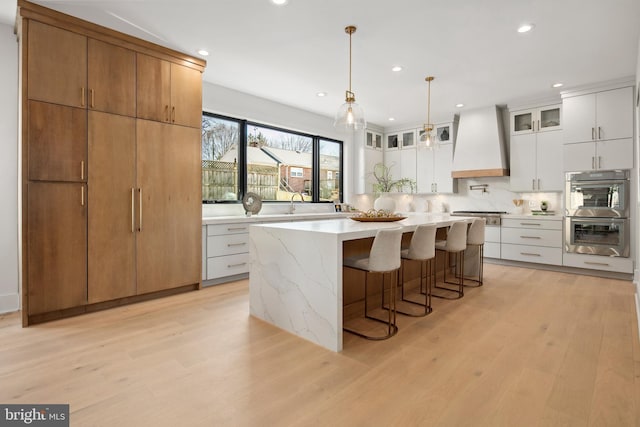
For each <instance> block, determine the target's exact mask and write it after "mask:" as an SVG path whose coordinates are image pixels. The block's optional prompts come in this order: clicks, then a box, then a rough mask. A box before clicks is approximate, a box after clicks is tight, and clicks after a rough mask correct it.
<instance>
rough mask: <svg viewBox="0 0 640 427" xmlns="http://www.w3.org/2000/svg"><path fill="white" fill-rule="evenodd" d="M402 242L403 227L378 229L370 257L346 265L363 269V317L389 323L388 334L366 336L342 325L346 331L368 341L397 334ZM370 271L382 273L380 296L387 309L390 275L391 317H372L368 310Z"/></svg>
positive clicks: (355, 259) (349, 261) (353, 259)
mask: <svg viewBox="0 0 640 427" xmlns="http://www.w3.org/2000/svg"><path fill="white" fill-rule="evenodd" d="M401 241H402V229H401V228H391V229H383V230H378V232H377V233H376V236H375V238H374V239H373V245H372V246H371V251H370V252H369V256H368V257H364V258H345V260H344V266H345V267H349V268H353V269H356V270H361V271H364V274H365V275H364V317H365V318H366V319H371V320H375V321H377V322H381V323H386V324H387V326H388V328H387V334H386V335H382V336H375V335H367V334H365V333H363V332H360V331H357V330H355V329H351V328H343V330H344V331H346V332H350V333H352V334H355V335H358V336H360V337H363V338H366V339H369V340H386V339H387V338H391V337H392V336H394V335H395V334H396V333H398V326H397V324H396V286H397V283H398V279H399V271H400V264H401V261H400V248H401ZM393 273H395V276H396V280H395V281H394V280H393ZM369 274H381V275H382V285H381V295H382V304H381V307H383V308H384V283H385V280H384V279H385V277H386V276H389V278H390V279H391V284H390V285H389V287H390V291H389V307H388V313H389V317H388V320H386V321H385V320H382V319H378V318H377V317H374V316H370V315H369V310H368V303H367V301H368V278H369Z"/></svg>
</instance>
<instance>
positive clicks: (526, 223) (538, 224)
mask: <svg viewBox="0 0 640 427" xmlns="http://www.w3.org/2000/svg"><path fill="white" fill-rule="evenodd" d="M520 225H537V226H541V225H542V224H540V223H539V222H521V223H520Z"/></svg>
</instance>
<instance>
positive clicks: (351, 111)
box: [333, 25, 366, 131]
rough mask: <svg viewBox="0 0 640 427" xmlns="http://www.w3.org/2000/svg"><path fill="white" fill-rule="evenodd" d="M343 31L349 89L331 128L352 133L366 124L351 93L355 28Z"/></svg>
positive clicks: (360, 108)
mask: <svg viewBox="0 0 640 427" xmlns="http://www.w3.org/2000/svg"><path fill="white" fill-rule="evenodd" d="M344 31H345V33H347V34H349V89H348V90H347V91H346V94H345V103H344V104H342V106H341V107H340V109H339V110H338V113H337V114H336V120H335V121H334V122H333V126H334V127H336V128H339V129H343V130H347V131H354V130H358V129H364V127H365V126H366V122H365V120H364V111H362V107H360V106H359V105H358V104H356V96H355V94H354V93H353V92H352V91H351V36H352V35H353V33H355V32H356V27H355V26H353V25H349V26H348V27H346V28H345V29H344Z"/></svg>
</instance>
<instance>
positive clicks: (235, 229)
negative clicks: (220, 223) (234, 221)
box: [227, 227, 247, 231]
mask: <svg viewBox="0 0 640 427" xmlns="http://www.w3.org/2000/svg"><path fill="white" fill-rule="evenodd" d="M246 229H247V227H236V228H227V231H241V230H246Z"/></svg>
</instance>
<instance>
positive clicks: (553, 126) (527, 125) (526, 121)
mask: <svg viewBox="0 0 640 427" xmlns="http://www.w3.org/2000/svg"><path fill="white" fill-rule="evenodd" d="M561 127H562V106H561V105H560V104H557V105H549V106H546V107H539V108H532V109H527V110H518V111H512V112H511V134H512V135H520V134H525V133H535V132H546V131H551V130H558V129H561Z"/></svg>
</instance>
